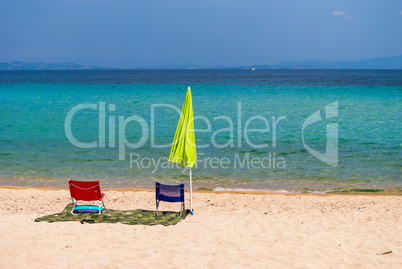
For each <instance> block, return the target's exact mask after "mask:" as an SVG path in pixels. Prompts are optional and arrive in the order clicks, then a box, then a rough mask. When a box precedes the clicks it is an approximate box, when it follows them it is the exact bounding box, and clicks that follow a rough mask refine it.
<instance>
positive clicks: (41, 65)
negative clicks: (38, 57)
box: [0, 61, 115, 70]
mask: <svg viewBox="0 0 402 269" xmlns="http://www.w3.org/2000/svg"><path fill="white" fill-rule="evenodd" d="M88 69H115V68H108V67H100V66H96V65H79V64H76V63H47V62H37V63H27V62H22V61H15V62H7V63H0V70H88Z"/></svg>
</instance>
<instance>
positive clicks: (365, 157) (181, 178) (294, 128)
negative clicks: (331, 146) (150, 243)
mask: <svg viewBox="0 0 402 269" xmlns="http://www.w3.org/2000/svg"><path fill="white" fill-rule="evenodd" d="M103 72H105V71H103ZM28 75H30V74H28ZM25 76H27V75H26V74H25ZM199 77H201V78H202V76H201V75H200V76H199ZM367 77H368V76H367ZM205 80H206V79H204V80H202V79H200V81H201V82H196V81H195V82H194V81H191V83H192V84H175V83H160V84H150V83H143V84H140V83H136V84H128V83H125V84H117V83H115V84H113V80H108V81H107V83H62V82H63V81H58V82H57V83H55V82H51V83H43V81H40V82H35V83H28V82H25V81H24V82H22V83H21V82H19V83H10V82H9V81H7V82H3V83H0V94H1V100H2V106H1V107H0V130H1V131H0V165H1V166H0V167H1V170H0V185H10V186H56V187H66V182H67V179H69V178H71V179H96V180H100V181H101V182H102V185H103V186H105V187H109V188H119V187H133V188H136V187H147V188H152V187H153V185H154V182H155V180H157V181H161V182H165V183H181V182H188V171H184V170H183V169H181V168H177V167H174V166H173V165H172V164H169V163H168V162H167V157H168V156H169V151H170V147H169V143H171V142H172V140H173V136H174V133H175V129H176V126H177V122H178V119H179V114H178V113H177V111H176V110H175V108H177V109H178V110H179V111H180V110H181V108H182V105H183V101H184V97H185V93H186V89H187V87H188V86H191V88H192V97H193V108H194V116H195V117H196V119H195V128H196V129H199V130H198V131H196V141H197V153H198V166H197V167H196V168H194V169H193V179H194V184H195V186H196V187H205V188H216V187H223V188H248V189H264V190H265V189H277V190H278V189H299V188H309V189H336V188H392V187H402V177H401V166H402V165H401V163H402V162H401V145H402V141H401V116H402V114H401V99H402V91H401V90H402V86H400V85H338V84H344V83H329V84H332V85H319V83H316V84H317V85H313V83H309V85H301V84H302V83H289V82H283V83H282V82H280V83H265V82H261V81H260V80H259V81H257V82H258V83H251V82H253V81H252V79H250V81H251V82H247V81H242V83H237V84H230V80H229V81H228V80H225V82H224V83H223V82H221V83H220V84H211V83H203V82H205ZM327 84H328V83H327ZM351 84H352V83H351ZM362 84H367V83H362ZM373 84H374V83H373ZM393 84H395V83H393ZM335 102H337V105H338V108H337V115H335V116H334V117H332V118H326V117H325V107H326V106H328V105H329V104H334V103H335ZM80 104H81V105H82V104H87V105H88V104H92V106H96V109H91V108H86V109H81V110H77V112H76V113H75V114H74V115H73V117H72V121H71V133H72V134H73V136H74V138H75V139H76V140H77V141H79V142H82V143H87V144H86V145H89V144H88V143H94V142H96V144H97V145H96V147H93V148H82V147H77V146H76V145H74V144H73V143H72V142H71V141H70V140H69V139H68V137H67V135H66V126H65V123H66V117H67V115H68V113H69V112H70V113H71V111H72V109H73V108H74V107H76V106H78V105H80ZM103 106H104V107H105V110H104V111H105V118H104V119H105V120H104V124H105V128H104V132H101V134H100V132H99V129H101V131H102V127H101V128H99V115H100V114H102V111H101V110H100V108H101V109H102V107H103ZM317 110H320V113H321V114H320V115H321V116H322V118H321V121H317V122H315V123H314V124H311V125H309V126H307V127H305V129H304V132H303V131H302V130H303V124H304V123H305V122H306V120H307V119H308V118H309V116H310V115H312V114H313V113H314V112H316V111H317ZM131 116H134V118H133V119H134V120H133V121H131V122H129V123H126V124H124V120H127V119H129V117H131ZM101 122H103V118H102V116H101ZM122 124H123V125H122ZM330 124H337V128H338V133H337V134H338V135H337V137H338V139H337V141H338V149H337V153H338V154H337V155H338V157H337V159H338V161H337V165H335V166H334V165H329V164H328V163H325V162H324V161H322V160H320V159H319V158H317V157H314V156H313V155H312V154H311V152H309V150H307V149H306V147H305V145H308V146H309V147H310V149H314V150H315V151H317V152H321V153H325V151H326V143H327V126H328V125H330ZM124 125H125V130H124V129H123V127H124ZM246 125H247V129H248V130H250V129H254V131H253V130H251V131H245V127H246ZM302 135H304V143H303V140H302ZM120 141H127V144H128V143H130V145H125V144H122V145H121V146H120V147H119V142H120ZM122 143H123V142H122ZM103 144H104V146H103ZM164 145H165V146H164ZM133 147H135V148H133ZM119 157H120V159H119ZM122 158H124V159H123V160H121V159H122Z"/></svg>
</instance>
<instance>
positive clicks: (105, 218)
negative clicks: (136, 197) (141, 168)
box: [35, 204, 188, 226]
mask: <svg viewBox="0 0 402 269" xmlns="http://www.w3.org/2000/svg"><path fill="white" fill-rule="evenodd" d="M72 208H73V204H68V205H67V207H66V208H65V209H64V210H63V212H61V213H57V214H53V215H48V216H44V217H40V218H37V219H35V221H36V222H39V221H47V222H59V221H80V222H81V223H82V224H83V223H123V224H130V225H157V224H162V225H164V226H169V225H174V224H177V223H178V222H179V221H181V220H182V219H185V218H186V216H187V211H188V210H184V211H183V213H182V215H181V217H179V212H166V211H159V213H158V214H159V216H156V215H155V211H149V210H113V209H109V211H107V212H103V213H102V214H100V215H99V214H98V213H79V214H77V215H72V214H71V213H70V212H71V209H72Z"/></svg>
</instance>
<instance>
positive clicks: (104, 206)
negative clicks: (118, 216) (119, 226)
mask: <svg viewBox="0 0 402 269" xmlns="http://www.w3.org/2000/svg"><path fill="white" fill-rule="evenodd" d="M101 202H102V205H103V208H104V209H106V212H107V211H109V208H107V207H106V205H105V202H103V199H102V200H101ZM103 211H105V210H103Z"/></svg>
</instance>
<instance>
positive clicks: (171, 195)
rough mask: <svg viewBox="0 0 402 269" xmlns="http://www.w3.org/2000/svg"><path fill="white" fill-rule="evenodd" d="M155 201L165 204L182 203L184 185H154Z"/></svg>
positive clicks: (157, 183)
mask: <svg viewBox="0 0 402 269" xmlns="http://www.w3.org/2000/svg"><path fill="white" fill-rule="evenodd" d="M155 191H156V192H155V193H156V199H157V200H160V201H165V202H184V184H180V185H176V186H171V185H164V184H160V183H159V182H156V183H155Z"/></svg>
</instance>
